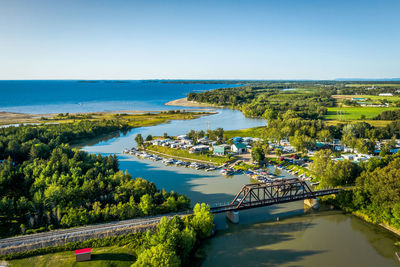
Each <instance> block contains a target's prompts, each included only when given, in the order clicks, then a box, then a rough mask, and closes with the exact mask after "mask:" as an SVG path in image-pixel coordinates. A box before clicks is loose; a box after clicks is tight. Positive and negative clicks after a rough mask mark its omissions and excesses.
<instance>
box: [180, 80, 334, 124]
mask: <svg viewBox="0 0 400 267" xmlns="http://www.w3.org/2000/svg"><path fill="white" fill-rule="evenodd" d="M287 86H288V85H285V84H275V85H253V86H242V87H235V88H223V89H217V90H212V91H206V92H201V93H194V92H192V93H189V94H188V100H190V101H192V100H193V101H197V102H204V103H210V104H216V105H224V106H230V107H234V108H239V109H240V110H241V111H242V112H243V113H244V115H246V116H248V117H269V116H272V117H274V116H277V114H278V113H282V112H285V111H288V110H291V111H294V112H295V113H296V114H297V115H298V116H299V117H301V118H309V119H318V118H322V116H323V115H325V114H326V112H327V109H326V107H331V106H333V105H334V100H333V99H331V98H330V96H331V94H332V93H333V92H334V90H329V89H324V90H320V89H317V88H314V89H315V91H310V92H307V93H298V92H296V91H295V90H294V91H290V90H291V89H293V88H292V87H290V88H287ZM291 86H295V85H291ZM303 86H304V85H303ZM285 90H286V91H285Z"/></svg>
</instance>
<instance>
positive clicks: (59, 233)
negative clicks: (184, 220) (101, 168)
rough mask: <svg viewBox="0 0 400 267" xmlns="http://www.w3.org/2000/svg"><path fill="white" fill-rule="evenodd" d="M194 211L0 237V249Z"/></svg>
mask: <svg viewBox="0 0 400 267" xmlns="http://www.w3.org/2000/svg"><path fill="white" fill-rule="evenodd" d="M191 213H192V211H186V212H180V213H174V214H163V215H158V216H152V217H146V218H137V219H131V220H124V221H115V222H109V223H103V224H93V225H87V226H82V227H77V228H71V229H63V230H55V231H49V232H43V233H38V234H32V235H23V236H17V237H10V238H4V239H0V249H2V248H7V247H14V246H20V245H22V244H24V245H29V244H34V243H40V242H43V241H49V240H61V239H62V240H65V239H66V238H70V237H73V236H79V235H86V234H93V233H102V232H107V231H112V230H116V229H120V228H126V227H132V226H141V225H148V224H153V223H158V222H160V220H161V218H162V217H165V216H167V217H172V216H174V215H180V216H183V215H188V214H191Z"/></svg>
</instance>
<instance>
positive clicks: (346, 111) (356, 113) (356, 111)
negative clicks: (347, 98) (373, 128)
mask: <svg viewBox="0 0 400 267" xmlns="http://www.w3.org/2000/svg"><path fill="white" fill-rule="evenodd" d="M339 109H341V110H342V115H343V119H344V120H359V119H360V118H361V115H365V118H366V119H372V118H374V117H375V116H377V115H379V114H380V113H382V112H383V111H386V110H395V109H399V108H396V107H379V108H375V107H343V108H339V107H333V108H328V114H327V115H325V119H326V120H337V119H338V116H337V111H338V110H339Z"/></svg>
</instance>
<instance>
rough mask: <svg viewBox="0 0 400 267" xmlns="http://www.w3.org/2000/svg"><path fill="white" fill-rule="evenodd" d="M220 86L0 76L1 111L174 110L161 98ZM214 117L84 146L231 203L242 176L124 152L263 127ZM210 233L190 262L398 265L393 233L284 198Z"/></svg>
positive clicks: (160, 180)
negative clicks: (166, 137) (182, 137)
mask: <svg viewBox="0 0 400 267" xmlns="http://www.w3.org/2000/svg"><path fill="white" fill-rule="evenodd" d="M227 86H229V85H221V84H166V83H159V82H149V81H129V82H128V83H109V82H97V83H78V82H77V81H0V111H12V112H24V113H59V112H63V113H65V112H94V111H107V110H162V109H176V107H168V106H164V103H165V102H168V101H170V100H173V99H177V98H182V97H184V96H185V95H186V94H187V93H188V92H190V91H193V90H209V89H213V88H221V87H227ZM216 110H217V112H218V113H217V114H215V115H211V116H205V117H201V118H199V119H195V120H185V121H171V122H170V123H164V124H160V125H156V126H153V127H141V128H135V129H132V130H130V131H129V132H128V133H126V134H122V133H114V134H110V135H109V136H106V137H101V138H98V139H95V140H91V141H89V142H87V143H86V144H84V146H83V147H82V149H83V150H85V151H88V152H90V153H101V154H103V155H107V154H117V155H118V158H119V160H120V168H121V169H122V170H128V171H129V173H131V174H132V176H133V177H143V178H146V179H148V180H149V181H152V182H154V183H155V184H156V186H157V187H158V188H165V189H167V190H174V191H177V192H179V193H182V194H185V195H187V196H188V197H190V198H191V199H192V201H193V203H195V202H207V203H210V204H213V203H220V202H227V201H230V200H232V198H233V197H234V195H235V194H236V193H237V192H238V191H239V190H240V188H241V187H242V186H243V184H246V183H249V182H250V180H249V178H248V177H247V176H245V175H236V176H233V177H231V178H225V177H223V176H221V175H220V174H219V173H218V172H204V171H197V170H193V169H190V168H183V167H166V166H164V165H163V164H162V163H161V162H152V161H150V160H140V159H137V158H135V157H133V156H129V155H123V154H121V151H122V150H123V149H124V148H129V147H132V146H134V145H135V144H134V137H135V136H136V134H138V133H141V134H142V135H144V136H146V135H148V134H152V135H161V134H163V133H164V132H167V133H168V134H170V135H177V134H183V133H187V132H188V131H189V130H190V129H196V130H200V129H203V130H205V129H206V128H207V127H210V128H212V129H215V128H218V127H222V128H224V129H225V130H233V129H241V128H249V127H255V126H261V125H265V121H263V120H256V119H249V118H245V117H244V116H243V114H242V113H241V112H239V111H237V110H229V109H216ZM278 217H279V218H280V220H279V221H277V218H278ZM215 222H216V225H217V228H218V231H217V234H216V236H215V237H213V238H211V239H209V240H207V241H206V242H204V243H203V244H202V246H201V247H200V250H199V253H198V254H199V257H198V259H197V260H196V261H195V262H193V266H198V265H202V266H398V263H397V259H396V257H395V255H394V252H395V251H397V250H398V248H397V247H396V246H394V242H395V241H397V240H398V239H397V238H396V237H394V236H393V235H392V234H391V233H389V232H387V231H385V230H383V229H381V228H379V227H376V226H373V225H371V224H368V223H365V222H363V221H361V220H360V219H358V218H355V217H353V216H350V215H347V214H344V213H343V212H341V211H334V210H332V211H329V210H328V211H318V212H315V211H310V210H308V209H305V208H304V205H303V203H302V202H293V203H286V204H282V205H276V206H271V207H265V208H258V209H252V210H247V211H241V212H240V224H238V225H235V224H231V223H230V222H228V221H227V220H226V219H225V216H224V214H218V215H217V216H216V217H215Z"/></svg>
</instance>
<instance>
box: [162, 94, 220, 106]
mask: <svg viewBox="0 0 400 267" xmlns="http://www.w3.org/2000/svg"><path fill="white" fill-rule="evenodd" d="M165 105H166V106H180V107H214V108H216V107H221V106H217V105H212V104H206V103H198V102H195V101H189V100H187V98H186V97H184V98H180V99H176V100H172V101H169V102H167V103H165Z"/></svg>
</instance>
